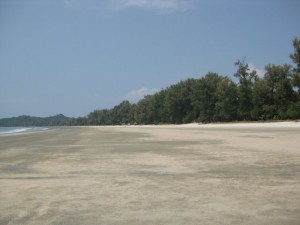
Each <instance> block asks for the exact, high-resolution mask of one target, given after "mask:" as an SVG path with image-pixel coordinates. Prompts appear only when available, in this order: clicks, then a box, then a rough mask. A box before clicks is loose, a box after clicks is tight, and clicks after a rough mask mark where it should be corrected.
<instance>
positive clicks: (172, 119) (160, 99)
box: [0, 38, 300, 126]
mask: <svg viewBox="0 0 300 225" xmlns="http://www.w3.org/2000/svg"><path fill="white" fill-rule="evenodd" d="M293 46H294V52H293V53H292V54H291V55H290V58H291V59H292V60H293V62H294V66H292V65H287V64H285V65H274V64H269V65H267V66H265V74H264V75H263V76H259V75H258V73H257V72H256V71H255V70H252V69H251V68H250V67H249V65H248V64H247V63H246V62H245V59H242V60H238V61H237V62H235V66H236V72H235V74H234V77H235V78H236V80H237V81H234V80H232V79H231V78H229V77H228V76H223V75H220V74H217V73H213V72H209V73H208V74H206V75H205V76H203V77H200V78H198V79H195V78H189V79H187V80H184V81H180V82H179V83H177V84H174V85H171V86H169V87H167V88H165V89H163V90H161V91H159V92H157V93H155V94H153V95H147V96H145V97H144V98H143V99H141V100H140V101H139V102H137V103H130V102H129V101H123V102H121V103H120V104H118V105H116V106H115V107H113V108H111V109H101V110H95V111H93V112H91V113H89V114H88V115H87V116H86V117H79V118H68V117H65V116H63V115H57V116H54V117H47V118H40V117H30V116H21V117H14V118H8V119H1V120H0V126H60V125H75V126H76V125H121V124H181V123H190V122H202V123H210V122H225V121H258V120H287V119H300V38H295V39H294V40H293Z"/></svg>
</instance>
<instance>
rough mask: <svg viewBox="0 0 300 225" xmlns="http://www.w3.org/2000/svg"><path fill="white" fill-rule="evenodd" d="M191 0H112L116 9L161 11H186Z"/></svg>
mask: <svg viewBox="0 0 300 225" xmlns="http://www.w3.org/2000/svg"><path fill="white" fill-rule="evenodd" d="M189 2H190V0H110V4H111V7H112V8H113V9H116V10H120V9H124V8H143V9H152V10H160V11H186V10H187V9H188V8H189V4H188V3H189Z"/></svg>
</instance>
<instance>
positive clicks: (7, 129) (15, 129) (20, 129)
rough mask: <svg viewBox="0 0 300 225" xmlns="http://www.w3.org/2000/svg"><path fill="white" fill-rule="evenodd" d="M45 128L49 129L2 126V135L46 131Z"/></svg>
mask: <svg viewBox="0 0 300 225" xmlns="http://www.w3.org/2000/svg"><path fill="white" fill-rule="evenodd" d="M45 130H48V128H46V127H0V135H1V134H14V133H24V132H33V131H45Z"/></svg>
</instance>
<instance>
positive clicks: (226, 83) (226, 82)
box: [216, 77, 238, 121]
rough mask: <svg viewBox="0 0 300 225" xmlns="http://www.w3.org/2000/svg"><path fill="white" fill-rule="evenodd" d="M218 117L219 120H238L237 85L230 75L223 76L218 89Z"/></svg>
mask: <svg viewBox="0 0 300 225" xmlns="http://www.w3.org/2000/svg"><path fill="white" fill-rule="evenodd" d="M216 95H217V102H216V117H217V120H218V121H233V120H237V108H238V98H237V86H236V84H235V83H234V82H233V81H232V80H230V79H229V78H228V77H223V78H222V80H221V81H220V82H218V84H217V89H216Z"/></svg>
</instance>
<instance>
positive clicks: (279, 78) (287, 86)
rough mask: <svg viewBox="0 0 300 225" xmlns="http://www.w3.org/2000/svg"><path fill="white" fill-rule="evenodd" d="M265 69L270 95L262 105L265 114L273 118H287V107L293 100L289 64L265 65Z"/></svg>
mask: <svg viewBox="0 0 300 225" xmlns="http://www.w3.org/2000/svg"><path fill="white" fill-rule="evenodd" d="M265 70H266V74H265V81H266V84H267V86H268V89H269V95H270V96H269V98H270V100H269V101H268V103H267V104H265V106H264V107H265V108H266V110H265V111H266V115H267V117H269V118H274V119H287V118H288V113H287V112H288V109H289V107H290V105H291V103H292V102H293V101H294V94H293V87H292V82H291V76H292V73H291V66H290V65H282V66H280V65H267V66H266V67H265ZM267 109H270V110H269V111H267Z"/></svg>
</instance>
